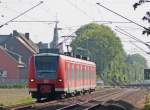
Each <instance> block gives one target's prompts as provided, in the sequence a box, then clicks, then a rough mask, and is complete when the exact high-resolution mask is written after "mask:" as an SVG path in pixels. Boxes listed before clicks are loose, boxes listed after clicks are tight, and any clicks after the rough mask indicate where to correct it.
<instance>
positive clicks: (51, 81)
mask: <svg viewBox="0 0 150 110" xmlns="http://www.w3.org/2000/svg"><path fill="white" fill-rule="evenodd" d="M28 74H29V76H28V87H29V92H30V93H31V94H32V97H33V98H37V100H40V99H41V98H50V97H52V96H55V95H66V94H76V93H81V92H85V91H89V92H91V91H93V90H95V87H96V64H95V63H94V62H91V61H87V60H82V59H79V58H74V57H70V56H65V55H60V54H54V53H39V54H37V55H34V56H32V57H31V58H30V62H29V73H28Z"/></svg>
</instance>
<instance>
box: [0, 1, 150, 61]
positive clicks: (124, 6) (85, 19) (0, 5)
mask: <svg viewBox="0 0 150 110" xmlns="http://www.w3.org/2000/svg"><path fill="white" fill-rule="evenodd" d="M0 1H1V2H0V14H1V15H0V24H3V23H5V22H6V21H8V20H10V19H12V18H14V17H16V16H17V15H19V14H20V13H22V12H24V11H26V10H27V9H29V8H31V7H32V6H34V5H36V4H38V3H39V2H40V1H39V0H0ZM43 1H44V3H43V4H41V5H39V6H38V7H36V8H35V9H33V10H31V11H30V12H28V13H26V14H25V15H23V16H21V17H19V18H18V19H16V20H17V21H24V20H25V21H27V20H29V21H31V20H32V21H37V20H41V21H43V20H44V21H47V20H48V21H55V20H56V18H57V19H58V21H59V24H58V26H59V27H61V28H62V29H63V30H61V31H59V35H60V36H63V35H69V34H71V33H72V32H74V31H75V30H76V29H77V28H79V27H80V26H81V25H84V24H87V23H89V22H91V21H123V22H124V21H126V20H124V19H123V18H121V17H119V16H117V15H115V14H113V13H111V12H109V11H107V10H105V9H104V8H102V7H100V6H98V5H96V3H97V2H99V3H101V4H102V5H104V6H106V7H108V8H109V9H111V10H114V11H116V12H117V13H119V14H121V15H123V16H125V17H127V18H129V19H131V20H133V21H135V22H137V23H139V24H141V25H143V26H149V24H148V23H147V22H143V21H142V20H141V18H142V17H143V15H144V14H145V11H147V10H149V7H148V5H149V4H144V5H142V6H140V7H139V8H138V9H137V10H136V11H134V9H133V7H132V5H133V4H134V3H135V2H136V1H138V0H43ZM99 24H100V23H99ZM106 25H108V26H111V27H112V29H113V30H114V29H115V28H116V27H115V26H119V27H121V28H123V29H125V30H126V31H127V32H129V33H131V34H132V35H134V36H136V37H137V38H139V39H141V40H143V41H145V42H150V37H147V36H143V35H142V34H141V33H142V32H141V31H142V28H140V27H138V26H136V25H134V24H131V23H130V24H129V23H125V24H123V23H122V24H118V23H113V24H106ZM69 27H70V28H69ZM53 28H54V23H14V22H11V23H9V24H8V25H6V26H4V27H2V28H0V34H9V33H11V32H12V30H18V31H19V32H22V33H24V32H29V33H30V35H31V39H32V40H33V41H34V42H39V41H42V42H46V43H48V42H50V41H51V40H52V37H53ZM117 35H118V36H119V37H120V38H121V39H122V41H123V44H124V48H125V50H126V52H127V53H135V52H139V53H141V54H142V55H144V56H145V57H146V58H147V59H149V58H150V57H149V56H148V55H146V54H144V52H142V51H141V50H139V49H137V48H136V47H135V46H134V45H133V44H131V43H130V42H129V41H133V43H135V44H136V45H138V46H139V47H142V48H143V49H144V50H146V51H149V50H148V49H147V48H146V47H145V46H144V45H142V44H140V43H138V42H134V40H132V39H131V38H129V37H127V36H124V35H122V34H119V33H117Z"/></svg>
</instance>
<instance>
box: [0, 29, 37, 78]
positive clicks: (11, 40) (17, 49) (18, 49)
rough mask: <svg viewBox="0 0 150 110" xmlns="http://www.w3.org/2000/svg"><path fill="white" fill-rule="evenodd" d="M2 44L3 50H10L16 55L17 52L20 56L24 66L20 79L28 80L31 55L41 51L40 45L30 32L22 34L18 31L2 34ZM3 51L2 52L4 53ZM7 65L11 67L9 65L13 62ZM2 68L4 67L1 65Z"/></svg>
mask: <svg viewBox="0 0 150 110" xmlns="http://www.w3.org/2000/svg"><path fill="white" fill-rule="evenodd" d="M0 46H1V47H3V50H4V49H5V51H6V50H8V51H9V55H11V56H15V55H14V54H16V55H18V56H20V58H21V61H22V63H23V64H24V67H23V68H22V70H21V72H20V73H19V75H18V78H19V79H20V80H26V79H27V71H28V61H29V58H30V56H31V55H33V54H36V53H38V51H39V49H38V46H37V45H35V44H34V43H33V42H32V41H31V39H30V37H29V33H25V34H22V33H19V32H17V31H13V33H12V34H9V35H0ZM2 52H4V51H2ZM2 52H1V53H0V54H4V53H2ZM0 59H3V56H2V55H1V56H0ZM2 63H4V62H2ZM4 64H5V63H4ZM7 65H8V67H7V68H10V67H9V66H10V65H12V62H7ZM0 68H2V66H1V65H0ZM14 69H15V68H14ZM13 71H14V70H13ZM17 74H18V73H16V75H17Z"/></svg>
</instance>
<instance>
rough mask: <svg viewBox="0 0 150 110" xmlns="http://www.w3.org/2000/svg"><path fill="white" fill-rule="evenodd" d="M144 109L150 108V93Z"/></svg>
mask: <svg viewBox="0 0 150 110" xmlns="http://www.w3.org/2000/svg"><path fill="white" fill-rule="evenodd" d="M144 110H150V93H149V94H148V96H147V100H146V104H145V107H144Z"/></svg>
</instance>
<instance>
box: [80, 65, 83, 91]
mask: <svg viewBox="0 0 150 110" xmlns="http://www.w3.org/2000/svg"><path fill="white" fill-rule="evenodd" d="M79 84H80V89H83V83H82V65H79Z"/></svg>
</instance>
